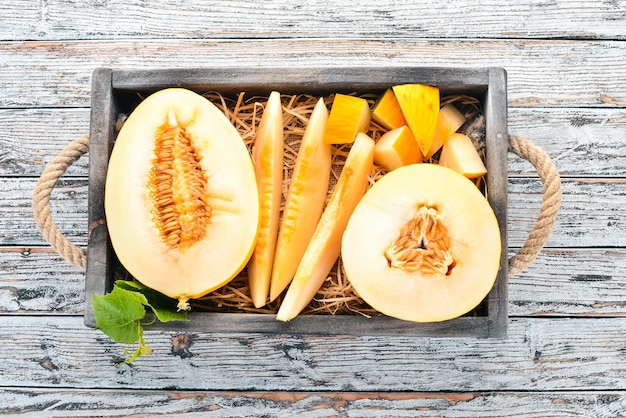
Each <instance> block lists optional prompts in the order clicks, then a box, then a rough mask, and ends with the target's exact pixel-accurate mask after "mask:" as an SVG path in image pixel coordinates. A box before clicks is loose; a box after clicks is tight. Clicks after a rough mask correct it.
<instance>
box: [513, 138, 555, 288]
mask: <svg viewBox="0 0 626 418" xmlns="http://www.w3.org/2000/svg"><path fill="white" fill-rule="evenodd" d="M509 147H510V150H511V151H513V152H514V153H515V154H517V155H518V156H519V157H520V158H523V159H525V160H528V161H529V162H530V163H531V164H532V165H533V166H534V167H535V169H536V170H537V173H538V174H539V178H540V179H541V182H542V183H543V201H542V203H541V209H540V212H539V217H538V218H537V222H536V223H535V227H534V228H533V230H532V231H531V233H530V234H529V235H528V238H527V239H526V242H525V243H524V245H523V246H522V248H520V249H519V251H518V252H517V254H515V255H514V256H513V257H511V258H510V259H509V277H511V276H514V275H516V274H517V273H520V272H522V271H523V270H525V269H526V268H527V267H528V266H530V265H531V264H532V263H533V261H534V260H535V258H536V257H537V255H538V254H539V252H540V251H541V249H542V248H543V246H544V245H545V243H546V241H547V240H548V238H549V237H550V234H551V232H552V228H553V227H554V224H555V223H556V218H557V214H558V212H559V207H560V206H561V196H562V190H561V179H560V178H559V172H558V171H557V169H556V166H555V165H554V162H553V161H552V159H551V158H550V157H549V156H548V155H547V154H546V153H545V152H543V150H542V149H541V148H539V147H538V146H536V145H535V144H533V143H532V142H530V141H529V140H528V139H524V138H520V137H518V136H515V135H509Z"/></svg>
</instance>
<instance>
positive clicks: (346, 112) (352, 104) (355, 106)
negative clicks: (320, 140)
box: [324, 94, 371, 144]
mask: <svg viewBox="0 0 626 418" xmlns="http://www.w3.org/2000/svg"><path fill="white" fill-rule="evenodd" d="M370 122H371V114H370V108H369V105H368V104H367V101H366V100H365V99H362V98H360V97H354V96H347V95H345V94H336V95H335V98H334V99H333V106H332V108H331V109H330V115H329V116H328V123H327V125H326V132H325V135H324V141H325V142H326V143H327V144H349V143H351V142H353V141H354V138H356V135H357V134H358V133H359V132H367V130H369V128H370Z"/></svg>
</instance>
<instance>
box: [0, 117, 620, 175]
mask: <svg viewBox="0 0 626 418" xmlns="http://www.w3.org/2000/svg"><path fill="white" fill-rule="evenodd" d="M0 125H1V126H3V127H4V128H5V129H3V130H0V176H39V175H41V172H42V171H43V169H44V167H45V165H46V164H47V163H49V162H50V161H51V160H52V158H53V157H54V156H55V155H57V154H58V153H59V152H60V151H61V149H63V147H65V146H66V145H68V144H69V143H70V142H71V141H73V140H74V139H76V138H79V137H81V136H82V135H84V134H86V133H88V132H89V109H83V108H76V109H73V108H72V109H63V108H51V109H41V108H34V109H32V108H31V109H0ZM509 132H510V133H511V134H515V135H520V136H522V137H525V138H528V139H530V140H531V141H533V142H534V143H535V144H536V145H538V146H539V147H541V148H542V149H543V150H544V151H545V152H546V153H547V154H548V155H550V156H551V157H552V159H553V160H554V162H555V164H556V166H557V168H558V170H559V173H560V174H561V176H569V177H571V176H577V177H581V176H593V177H605V176H621V175H622V174H623V173H624V172H626V110H625V109H621V108H613V109H597V108H543V107H533V108H518V107H512V108H509ZM508 165H509V173H510V174H511V175H523V176H533V175H536V170H535V169H534V168H533V167H532V166H531V165H530V164H529V163H528V162H525V161H524V160H521V159H519V158H517V157H516V156H515V155H514V154H512V153H509V158H508ZM88 166H89V157H88V155H87V156H85V157H83V158H81V159H80V160H79V161H77V162H76V163H75V164H74V165H73V166H72V167H70V169H69V170H68V173H67V174H68V175H70V176H87V170H88Z"/></svg>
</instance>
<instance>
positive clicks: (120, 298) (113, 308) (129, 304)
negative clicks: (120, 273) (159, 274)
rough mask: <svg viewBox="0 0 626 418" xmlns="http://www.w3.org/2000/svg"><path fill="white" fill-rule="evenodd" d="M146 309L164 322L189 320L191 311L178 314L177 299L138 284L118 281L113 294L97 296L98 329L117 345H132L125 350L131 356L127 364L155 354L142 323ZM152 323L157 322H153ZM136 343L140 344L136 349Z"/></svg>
mask: <svg viewBox="0 0 626 418" xmlns="http://www.w3.org/2000/svg"><path fill="white" fill-rule="evenodd" d="M146 306H147V307H149V308H150V310H151V312H152V313H154V316H156V317H157V319H158V320H159V321H161V322H168V321H186V320H187V312H186V311H182V312H179V311H178V308H177V302H176V300H174V299H172V298H168V297H167V296H165V295H163V294H162V293H159V292H157V291H155V290H152V289H150V288H148V287H146V286H144V285H143V284H141V283H139V282H137V281H130V280H118V281H116V282H115V284H114V285H113V290H112V291H111V293H109V294H107V295H104V296H97V295H93V311H94V319H95V320H96V328H97V329H99V330H101V331H102V332H104V333H105V334H106V335H108V336H109V338H111V339H112V340H113V341H115V342H119V343H126V344H129V346H128V347H127V348H126V349H125V350H124V354H125V355H127V356H128V358H127V359H126V361H125V363H132V362H133V361H135V359H137V357H141V356H145V355H148V354H150V352H151V351H152V349H151V348H150V347H148V346H147V345H146V343H145V341H144V339H143V328H142V322H141V321H142V319H144V318H145V316H146V313H147V312H146ZM152 322H154V321H151V322H150V323H152ZM143 325H146V324H143ZM135 343H139V347H138V348H136V349H135V345H134V344H135Z"/></svg>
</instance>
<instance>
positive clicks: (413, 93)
mask: <svg viewBox="0 0 626 418" xmlns="http://www.w3.org/2000/svg"><path fill="white" fill-rule="evenodd" d="M393 92H394V94H395V95H396V99H397V100H398V103H399V105H400V109H402V114H403V115H404V119H405V120H406V122H407V125H408V126H409V128H410V129H411V132H413V135H414V136H415V139H416V140H417V144H418V145H419V147H420V150H421V151H422V155H426V154H428V152H429V151H430V147H431V144H432V142H433V137H434V135H435V127H436V126H437V117H438V115H439V106H440V103H439V89H438V88H437V87H433V86H427V85H424V84H401V85H397V86H393Z"/></svg>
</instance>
